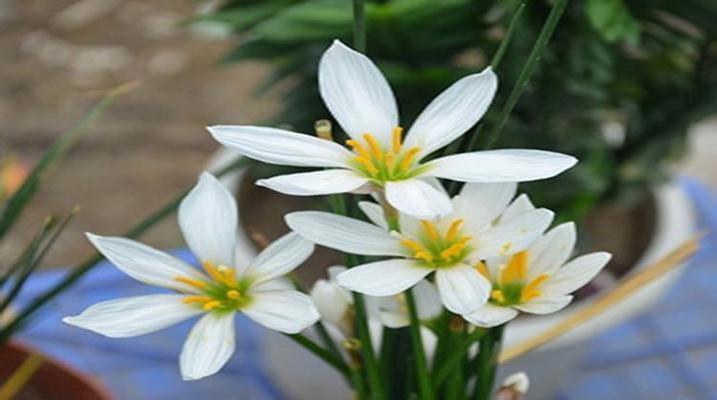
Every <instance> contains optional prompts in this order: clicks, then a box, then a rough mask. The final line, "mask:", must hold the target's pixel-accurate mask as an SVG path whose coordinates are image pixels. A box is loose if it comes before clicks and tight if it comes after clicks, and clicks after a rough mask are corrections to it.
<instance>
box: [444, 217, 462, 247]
mask: <svg viewBox="0 0 717 400" xmlns="http://www.w3.org/2000/svg"><path fill="white" fill-rule="evenodd" d="M462 226H463V220H462V219H457V220H455V221H453V222H452V223H451V226H449V227H448V232H447V233H446V240H447V241H449V242H452V241H453V240H454V239H455V238H456V236H458V231H460V230H461V227H462Z"/></svg>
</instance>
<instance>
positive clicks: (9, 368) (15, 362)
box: [0, 342, 112, 400]
mask: <svg viewBox="0 0 717 400" xmlns="http://www.w3.org/2000/svg"><path fill="white" fill-rule="evenodd" d="M32 353H36V351H35V350H33V349H31V348H30V347H27V346H25V345H22V344H19V343H16V342H11V343H8V344H5V345H3V346H0V360H1V362H0V383H1V382H3V381H4V380H5V379H6V378H7V377H9V376H10V375H11V374H12V373H13V372H15V371H16V370H17V369H18V368H19V367H20V365H22V363H23V361H25V359H27V357H28V356H29V355H30V354H32ZM26 390H27V391H28V392H30V393H31V394H30V396H32V397H29V398H37V399H40V400H69V399H71V400H110V399H112V396H111V395H110V394H109V392H107V391H106V390H105V389H104V388H103V387H102V386H101V385H100V384H99V383H98V382H97V381H95V380H93V379H92V378H90V377H88V376H86V375H83V374H81V373H80V372H78V371H76V370H74V369H72V368H70V367H68V366H67V365H65V364H63V363H61V362H59V361H56V360H53V359H52V358H46V359H45V360H44V361H43V363H42V366H41V367H40V368H39V369H38V370H37V372H35V374H34V375H33V376H32V378H31V379H30V382H29V383H28V384H27V389H26Z"/></svg>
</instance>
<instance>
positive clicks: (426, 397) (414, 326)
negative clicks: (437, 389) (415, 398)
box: [405, 289, 433, 400]
mask: <svg viewBox="0 0 717 400" xmlns="http://www.w3.org/2000/svg"><path fill="white" fill-rule="evenodd" d="M405 296H406V303H407V305H408V313H409V315H410V317H411V325H410V329H411V342H412V344H413V356H414V361H415V366H416V378H417V379H418V393H419V398H420V399H421V400H430V399H432V398H433V386H432V384H431V377H430V376H429V374H428V365H427V364H426V354H425V352H424V350H423V340H422V339H421V321H420V320H419V319H418V309H417V308H416V300H415V298H414V296H413V289H409V290H406V292H405Z"/></svg>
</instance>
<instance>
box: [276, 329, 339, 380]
mask: <svg viewBox="0 0 717 400" xmlns="http://www.w3.org/2000/svg"><path fill="white" fill-rule="evenodd" d="M285 336H286V337H288V338H289V339H291V340H293V341H294V342H296V343H298V344H299V345H300V346H301V347H303V348H305V349H306V350H308V351H310V352H311V353H313V354H314V355H315V356H317V357H319V358H320V359H322V360H324V361H325V362H326V363H327V364H329V365H331V366H332V367H334V368H335V369H336V370H337V371H339V372H340V373H341V374H343V375H344V376H345V377H347V378H348V377H350V376H351V371H350V370H349V368H348V366H347V365H346V363H345V362H344V361H343V360H342V359H340V358H338V357H336V356H335V355H333V354H332V353H331V352H330V351H328V350H326V349H324V348H323V347H321V346H319V345H318V344H316V343H314V342H313V341H312V340H311V339H309V338H307V337H306V336H303V335H301V334H296V335H289V334H286V335H285Z"/></svg>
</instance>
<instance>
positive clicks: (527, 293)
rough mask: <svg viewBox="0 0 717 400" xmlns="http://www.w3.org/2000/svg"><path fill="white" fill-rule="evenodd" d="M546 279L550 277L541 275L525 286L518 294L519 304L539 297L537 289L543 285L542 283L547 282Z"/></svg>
mask: <svg viewBox="0 0 717 400" xmlns="http://www.w3.org/2000/svg"><path fill="white" fill-rule="evenodd" d="M548 278H550V275H548V274H542V275H539V276H538V277H537V278H535V279H533V280H532V281H530V283H528V284H527V285H525V287H524V288H523V290H522V291H521V292H520V302H521V303H525V302H526V301H530V300H532V299H534V298H536V297H539V296H540V295H541V294H542V293H541V291H540V290H538V288H539V287H540V285H542V284H543V282H545V281H547V280H548Z"/></svg>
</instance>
